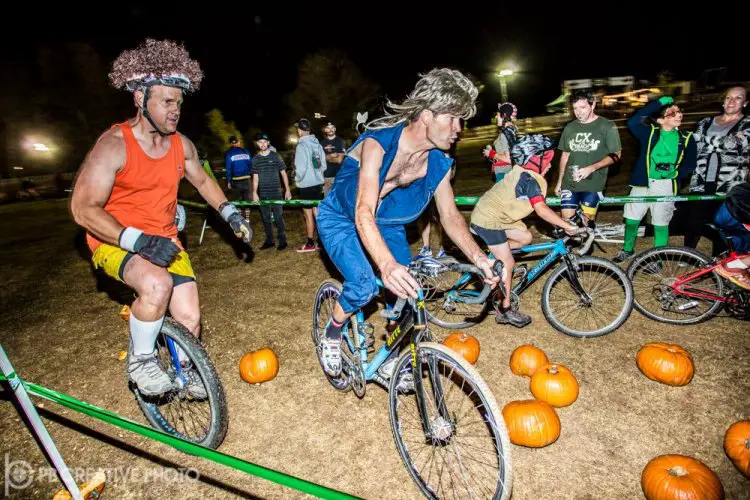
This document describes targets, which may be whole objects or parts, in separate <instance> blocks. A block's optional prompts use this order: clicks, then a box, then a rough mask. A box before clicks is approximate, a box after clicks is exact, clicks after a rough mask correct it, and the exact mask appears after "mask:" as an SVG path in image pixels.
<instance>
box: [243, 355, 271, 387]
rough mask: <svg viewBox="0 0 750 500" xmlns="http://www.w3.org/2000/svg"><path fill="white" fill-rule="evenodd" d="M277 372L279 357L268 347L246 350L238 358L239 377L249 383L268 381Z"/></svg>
mask: <svg viewBox="0 0 750 500" xmlns="http://www.w3.org/2000/svg"><path fill="white" fill-rule="evenodd" d="M278 373H279V359H278V358H277V357H276V353H274V352H273V350H271V349H269V348H268V347H264V348H263V349H259V350H257V351H253V352H248V353H247V354H245V355H244V356H242V359H240V377H242V380H244V381H245V382H248V383H250V384H260V383H263V382H268V381H269V380H273V379H274V377H276V374H278Z"/></svg>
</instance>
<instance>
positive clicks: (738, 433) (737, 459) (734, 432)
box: [724, 420, 750, 477]
mask: <svg viewBox="0 0 750 500" xmlns="http://www.w3.org/2000/svg"><path fill="white" fill-rule="evenodd" d="M724 451H725V452H726V454H727V456H728V457H729V458H730V459H731V460H732V463H733V464H734V466H735V467H737V469H739V471H740V472H742V473H743V474H744V475H745V476H746V477H750V420H740V421H738V422H735V423H733V424H732V425H730V426H729V429H727V432H726V434H724Z"/></svg>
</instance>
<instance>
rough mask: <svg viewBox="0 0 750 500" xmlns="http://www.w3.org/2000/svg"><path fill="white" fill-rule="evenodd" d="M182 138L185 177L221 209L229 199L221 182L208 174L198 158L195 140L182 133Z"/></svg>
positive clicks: (216, 207) (215, 206) (213, 205)
mask: <svg viewBox="0 0 750 500" xmlns="http://www.w3.org/2000/svg"><path fill="white" fill-rule="evenodd" d="M180 137H181V138H182V144H183V149H184V151H185V178H186V179H187V180H188V182H190V184H192V185H193V186H195V189H197V190H198V192H199V193H200V194H201V196H202V197H203V199H204V200H206V201H207V202H208V204H209V205H211V206H212V207H214V209H216V210H219V206H220V205H221V204H222V203H224V202H225V201H227V197H226V196H225V195H224V191H222V190H221V187H219V184H218V183H217V182H216V181H214V180H213V179H211V177H209V176H208V174H207V173H206V171H205V170H203V167H202V166H201V164H200V161H199V160H198V152H197V150H196V149H195V145H194V144H193V142H192V141H191V140H190V139H188V138H187V137H185V136H184V135H180Z"/></svg>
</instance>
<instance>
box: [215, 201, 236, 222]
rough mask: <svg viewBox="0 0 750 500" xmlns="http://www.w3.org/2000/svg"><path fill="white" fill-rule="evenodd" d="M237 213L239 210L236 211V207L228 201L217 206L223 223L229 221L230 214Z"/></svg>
mask: <svg viewBox="0 0 750 500" xmlns="http://www.w3.org/2000/svg"><path fill="white" fill-rule="evenodd" d="M236 213H239V210H237V207H235V206H234V205H232V204H231V203H229V202H228V201H225V202H224V203H222V204H221V205H219V214H220V215H221V218H222V219H224V220H225V221H229V217H231V216H232V214H236Z"/></svg>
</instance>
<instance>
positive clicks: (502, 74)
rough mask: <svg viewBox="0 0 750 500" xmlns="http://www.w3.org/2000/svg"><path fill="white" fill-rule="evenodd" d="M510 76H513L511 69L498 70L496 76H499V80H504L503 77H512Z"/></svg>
mask: <svg viewBox="0 0 750 500" xmlns="http://www.w3.org/2000/svg"><path fill="white" fill-rule="evenodd" d="M512 74H513V70H512V69H501V70H500V73H498V75H499V76H500V77H501V78H504V77H506V76H510V75H512Z"/></svg>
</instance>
